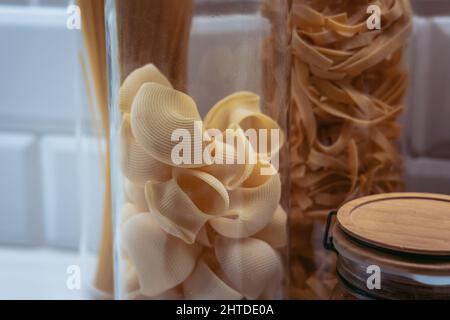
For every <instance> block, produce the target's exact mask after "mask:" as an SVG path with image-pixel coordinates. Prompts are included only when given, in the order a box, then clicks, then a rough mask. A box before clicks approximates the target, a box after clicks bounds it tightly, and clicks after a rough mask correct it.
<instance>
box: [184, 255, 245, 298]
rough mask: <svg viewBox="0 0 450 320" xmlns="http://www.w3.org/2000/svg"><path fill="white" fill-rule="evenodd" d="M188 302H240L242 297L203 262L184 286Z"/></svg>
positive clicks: (200, 262) (198, 264) (199, 263)
mask: <svg viewBox="0 0 450 320" xmlns="http://www.w3.org/2000/svg"><path fill="white" fill-rule="evenodd" d="M183 291H184V296H185V297H186V299H188V300H239V299H242V295H241V294H240V293H239V292H237V291H236V290H234V289H233V288H231V287H230V286H228V285H227V284H226V283H225V282H224V281H223V280H222V279H220V277H219V276H218V275H216V274H215V273H214V272H213V271H212V270H211V269H210V267H209V266H208V265H207V264H206V263H205V262H204V261H202V260H200V261H199V262H198V263H197V266H196V267H195V269H194V271H193V272H192V274H191V275H190V276H189V278H187V279H186V281H185V282H184V284H183Z"/></svg>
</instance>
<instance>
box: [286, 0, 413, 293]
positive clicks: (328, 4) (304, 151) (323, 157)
mask: <svg viewBox="0 0 450 320" xmlns="http://www.w3.org/2000/svg"><path fill="white" fill-rule="evenodd" d="M371 4H374V5H377V6H379V8H380V9H381V29H380V30H368V28H367V23H366V21H367V19H368V17H369V14H367V8H368V6H369V5H371ZM289 23H290V30H291V37H292V38H291V51H292V55H293V61H292V74H291V79H292V80H291V96H292V104H291V129H292V131H291V138H290V149H291V181H292V190H291V205H292V214H291V234H292V239H291V284H292V290H291V295H292V297H294V298H300V299H317V298H321V299H327V298H329V297H330V293H331V290H332V289H333V287H334V284H335V283H336V279H335V275H334V269H335V267H334V263H335V262H334V257H333V255H329V254H327V253H326V252H325V251H324V249H323V248H322V236H323V227H324V222H325V218H326V216H327V214H328V212H329V211H330V210H333V209H336V208H338V207H339V206H340V205H341V204H343V203H344V202H345V201H348V200H350V199H352V198H354V197H357V196H361V195H365V194H371V193H380V192H391V191H394V190H397V189H398V188H400V187H401V185H402V175H401V174H402V161H401V156H400V154H399V151H398V150H397V147H396V142H397V140H398V138H399V136H400V133H401V129H400V125H399V123H398V121H397V116H398V115H399V114H400V113H401V111H402V110H403V99H404V96H405V89H406V86H407V80H408V74H407V71H406V70H405V66H404V64H403V62H402V60H403V55H404V48H405V45H406V42H407V40H408V37H409V33H410V30H411V11H410V6H409V1H408V0H377V1H368V0H351V1H350V0H342V1H331V0H293V1H292V6H291V10H290V21H289Z"/></svg>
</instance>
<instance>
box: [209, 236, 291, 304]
mask: <svg viewBox="0 0 450 320" xmlns="http://www.w3.org/2000/svg"><path fill="white" fill-rule="evenodd" d="M215 252H216V257H217V260H218V262H219V264H220V267H221V268H222V270H223V271H224V273H225V275H226V276H227V278H228V279H229V281H230V282H231V284H232V285H233V287H234V288H235V289H236V290H238V291H239V292H241V293H242V294H243V295H244V296H245V298H247V299H257V298H259V297H260V296H261V295H263V294H264V292H265V291H266V290H267V289H268V288H271V287H272V286H273V284H274V282H276V283H279V280H280V278H281V275H282V272H283V266H282V262H281V259H280V256H279V255H278V253H277V252H276V251H275V250H274V249H273V248H272V247H271V246H270V245H269V244H267V243H266V242H264V241H262V240H258V239H253V238H246V239H243V240H234V239H228V238H225V237H218V238H217V239H216V243H215Z"/></svg>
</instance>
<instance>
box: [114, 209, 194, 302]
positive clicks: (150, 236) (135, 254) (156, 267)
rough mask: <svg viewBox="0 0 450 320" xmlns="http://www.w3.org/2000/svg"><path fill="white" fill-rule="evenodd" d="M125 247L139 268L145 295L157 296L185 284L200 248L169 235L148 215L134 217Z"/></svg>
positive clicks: (124, 234)
mask: <svg viewBox="0 0 450 320" xmlns="http://www.w3.org/2000/svg"><path fill="white" fill-rule="evenodd" d="M122 244H123V249H124V251H125V253H126V254H127V256H128V257H129V258H130V260H131V261H132V263H133V264H134V266H135V268H136V273H137V276H138V279H139V284H140V290H141V293H142V294H143V295H145V296H148V297H155V296H157V295H160V294H162V293H164V292H166V291H167V290H169V289H172V288H174V287H176V286H177V285H179V284H180V283H182V282H183V281H184V280H186V278H187V277H188V276H189V274H190V273H191V272H192V270H193V269H194V267H195V262H196V259H197V256H198V254H199V249H198V247H197V246H195V245H190V246H189V245H187V244H186V243H184V242H183V241H180V240H179V239H177V238H175V237H173V236H171V235H169V234H167V233H166V232H165V231H164V230H163V229H161V228H160V226H159V225H158V222H157V220H156V219H155V218H154V217H153V216H152V215H151V214H148V213H144V214H140V215H137V216H134V217H132V218H131V219H130V220H128V221H127V222H126V224H125V225H124V228H123V229H122Z"/></svg>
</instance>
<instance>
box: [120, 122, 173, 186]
mask: <svg viewBox="0 0 450 320" xmlns="http://www.w3.org/2000/svg"><path fill="white" fill-rule="evenodd" d="M120 135H121V151H120V155H121V156H120V166H121V168H122V173H123V174H124V176H125V177H127V178H128V179H129V180H130V181H132V182H133V183H135V184H137V185H139V186H144V185H145V183H146V182H147V181H156V182H161V181H167V180H169V179H170V178H171V174H172V168H171V167H170V166H168V165H167V164H164V163H162V162H160V161H158V160H156V159H155V158H153V157H152V156H150V155H149V154H148V153H147V152H146V151H145V150H144V148H142V146H141V145H139V143H138V142H137V141H136V139H135V138H134V137H133V134H132V132H131V125H130V118H129V116H128V115H125V116H124V117H123V122H122V127H121V129H120Z"/></svg>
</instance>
